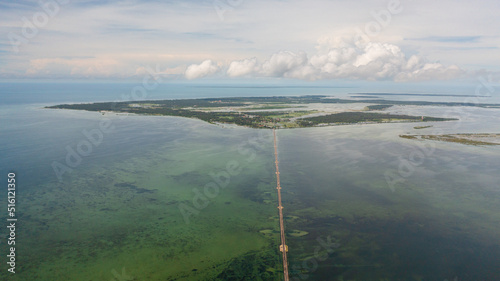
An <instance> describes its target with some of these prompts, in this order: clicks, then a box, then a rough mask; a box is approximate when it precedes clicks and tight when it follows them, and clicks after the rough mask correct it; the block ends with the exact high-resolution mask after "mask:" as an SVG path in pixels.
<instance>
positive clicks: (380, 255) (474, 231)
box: [0, 82, 500, 281]
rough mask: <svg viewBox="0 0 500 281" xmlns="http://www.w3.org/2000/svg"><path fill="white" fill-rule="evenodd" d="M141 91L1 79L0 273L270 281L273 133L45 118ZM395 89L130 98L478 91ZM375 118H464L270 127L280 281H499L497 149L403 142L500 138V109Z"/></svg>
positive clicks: (185, 91) (305, 88)
mask: <svg viewBox="0 0 500 281" xmlns="http://www.w3.org/2000/svg"><path fill="white" fill-rule="evenodd" d="M140 85H141V84H140V83H111V82H95V83H81V82H65V83H62V82H58V83H55V82H51V83H49V82H46V83H41V82H32V83H17V82H12V83H6V82H4V83H0V120H1V121H0V122H1V123H0V155H1V158H0V172H1V174H0V180H1V182H3V183H4V184H3V185H4V188H3V190H4V191H2V192H0V200H1V201H2V202H3V203H2V206H3V207H2V210H4V211H2V212H0V219H1V220H2V221H3V222H4V224H5V225H8V223H7V219H8V212H7V178H8V173H9V172H13V173H15V175H16V176H15V178H16V183H17V185H16V218H17V222H16V226H17V227H16V231H15V235H16V236H15V241H16V244H15V247H16V251H15V253H16V259H15V271H16V273H15V274H12V273H10V272H8V271H7V269H8V268H10V265H8V264H7V262H8V257H6V255H7V254H9V252H10V249H9V247H10V246H8V245H7V242H8V238H9V235H11V234H10V233H9V231H8V229H7V228H6V227H2V231H0V233H1V234H2V235H1V237H3V239H2V241H0V247H1V248H0V250H1V253H2V257H3V259H4V261H3V262H2V264H3V266H2V270H1V271H0V278H1V279H2V280H244V278H247V280H281V279H282V272H280V270H281V269H282V267H281V266H282V265H281V258H280V253H279V250H278V248H279V247H278V245H279V226H278V221H277V209H276V206H275V205H276V189H275V174H274V166H273V165H274V158H273V157H274V156H273V147H272V139H271V132H270V131H268V130H257V129H250V128H241V127H232V126H230V127H222V126H216V125H211V124H208V123H205V122H202V121H200V120H194V119H186V118H178V117H161V116H136V115H116V114H106V115H102V114H100V113H98V112H84V111H72V110H53V109H45V108H44V106H47V105H55V104H61V103H81V102H96V101H123V100H126V99H127V98H128V99H130V98H131V93H132V90H133V89H134V87H137V86H140ZM405 87H407V86H401V89H392V90H391V89H389V88H390V87H389V86H387V85H382V86H380V87H379V88H370V87H369V86H366V85H364V86H363V85H362V86H357V85H356V84H353V83H344V84H340V85H339V86H336V85H326V84H324V85H323V84H320V85H319V86H311V85H309V84H300V85H295V84H294V85H287V84H286V83H283V84H263V85H262V86H255V85H251V84H249V85H239V84H238V85H235V84H214V83H212V84H187V83H177V84H176V83H172V84H165V85H163V84H162V85H160V86H159V87H158V88H156V89H154V90H151V91H146V94H145V95H144V96H143V98H144V99H178V98H203V97H232V96H278V95H279V96H281V95H331V96H335V97H341V98H349V97H350V96H352V95H362V94H360V93H367V92H370V93H388V92H389V90H391V91H392V92H391V93H401V92H411V93H426V94H436V93H438V94H445V95H450V94H458V95H469V96H473V95H475V92H474V89H475V85H471V86H470V87H468V88H460V89H448V88H445V87H436V88H433V87H423V86H420V88H418V87H417V86H415V88H405ZM380 97H382V98H385V99H389V100H428V101H450V102H451V101H453V102H463V101H471V100H473V99H475V98H474V97H460V96H459V97H455V96H454V97H451V96H443V95H435V96H383V95H380ZM476 100H478V101H479V102H484V103H500V98H498V97H497V96H495V95H493V97H489V98H486V97H482V98H479V99H476ZM388 111H389V112H393V113H408V114H411V113H416V112H424V113H425V114H427V115H431V116H436V117H441V116H442V117H458V118H459V119H460V121H452V122H442V123H433V124H432V125H433V127H432V128H427V129H422V130H417V131H415V129H414V128H413V127H414V126H415V124H411V123H399V124H371V125H352V126H334V127H322V128H305V129H294V130H279V131H278V147H279V155H280V172H281V180H282V186H283V190H282V192H283V205H284V206H285V208H284V213H285V216H286V217H285V226H286V230H287V238H288V243H287V244H288V246H289V261H290V269H291V280H439V281H444V280H500V269H499V268H498V264H500V239H499V236H498V233H500V215H499V214H500V187H499V184H498V182H500V176H499V175H498V167H500V157H499V156H500V148H499V147H497V146H467V145H463V144H454V143H444V142H419V141H415V140H408V139H403V138H400V137H399V135H401V134H416V133H419V134H431V133H433V132H436V131H439V132H442V133H499V132H498V124H499V121H500V109H492V108H491V109H488V108H466V107H459V108H443V107H436V106H426V107H423V108H417V107H413V106H396V107H394V108H391V109H389V110H388ZM5 253H6V254H5ZM7 278H8V279H7Z"/></svg>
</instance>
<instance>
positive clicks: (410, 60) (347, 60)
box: [186, 40, 466, 82]
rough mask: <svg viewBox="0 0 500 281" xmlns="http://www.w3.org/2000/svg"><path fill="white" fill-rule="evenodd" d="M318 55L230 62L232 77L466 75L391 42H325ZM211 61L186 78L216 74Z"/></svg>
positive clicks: (418, 77) (194, 68) (194, 67)
mask: <svg viewBox="0 0 500 281" xmlns="http://www.w3.org/2000/svg"><path fill="white" fill-rule="evenodd" d="M317 50H318V51H317V52H316V53H315V54H313V55H312V56H308V55H307V54H306V53H305V52H291V51H280V52H277V53H274V54H272V55H271V56H270V57H269V58H268V59H267V60H265V61H263V62H261V63H259V61H258V59H257V58H255V57H254V58H246V59H243V60H236V61H232V62H230V63H229V65H228V67H227V70H226V72H225V73H226V75H227V76H229V77H282V78H294V79H302V80H321V79H359V80H371V81H375V80H393V81H398V82H405V81H423V80H448V79H455V78H459V77H462V76H464V75H465V74H466V72H465V71H464V70H462V69H460V68H459V67H458V66H456V65H449V66H446V65H443V64H441V63H437V62H427V61H426V60H425V59H424V58H422V57H419V56H417V55H412V56H410V57H407V56H406V55H405V54H404V53H403V51H402V50H401V48H400V47H398V46H396V45H393V44H389V43H378V42H354V41H351V42H349V41H347V42H346V41H344V40H330V41H323V42H321V43H320V44H319V45H318V46H317ZM218 70H219V68H218V67H217V65H216V64H215V63H214V62H212V61H211V60H207V61H204V62H203V63H201V64H200V65H191V66H190V67H188V69H187V70H186V78H188V79H195V78H200V77H205V76H208V75H210V74H213V73H215V72H217V71H218Z"/></svg>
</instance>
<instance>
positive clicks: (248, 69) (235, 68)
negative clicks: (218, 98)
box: [226, 58, 259, 77]
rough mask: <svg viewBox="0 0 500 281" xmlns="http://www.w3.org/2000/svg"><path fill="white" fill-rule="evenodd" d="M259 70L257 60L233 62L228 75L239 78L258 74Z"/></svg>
mask: <svg viewBox="0 0 500 281" xmlns="http://www.w3.org/2000/svg"><path fill="white" fill-rule="evenodd" d="M258 69H259V66H258V63H257V58H251V59H244V60H239V61H233V62H231V63H230V64H229V68H228V69H227V72H226V73H227V75H229V76H230V77H237V76H245V75H248V74H252V73H254V72H257V71H258Z"/></svg>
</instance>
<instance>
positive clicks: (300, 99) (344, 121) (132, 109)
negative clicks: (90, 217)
mask: <svg viewBox="0 0 500 281" xmlns="http://www.w3.org/2000/svg"><path fill="white" fill-rule="evenodd" d="M395 105H403V106H404V105H413V106H429V105H431V106H475V107H497V106H500V105H498V104H474V103H457V102H450V103H446V102H429V101H391V100H384V99H377V100H374V99H366V100H365V99H361V100H360V99H340V98H333V97H330V96H321V95H309V96H275V97H232V98H201V99H174V100H144V101H120V102H97V103H83V104H60V105H54V106H47V107H46V108H51V109H73V110H87V111H97V112H100V113H101V114H106V113H119V114H121V113H129V114H145V115H163V116H179V117H187V118H196V119H200V120H203V121H206V122H209V123H212V124H234V125H239V126H245V127H251V128H301V127H316V126H333V125H349V124H359V123H362V124H371V123H388V122H437V121H451V120H457V119H452V118H440V117H431V116H410V115H398V114H391V113H388V112H384V111H385V110H386V109H388V108H391V107H392V106H395Z"/></svg>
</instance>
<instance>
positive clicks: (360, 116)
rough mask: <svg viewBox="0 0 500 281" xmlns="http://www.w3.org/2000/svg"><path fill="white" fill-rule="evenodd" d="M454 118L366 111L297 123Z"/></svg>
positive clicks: (310, 124)
mask: <svg viewBox="0 0 500 281" xmlns="http://www.w3.org/2000/svg"><path fill="white" fill-rule="evenodd" d="M449 120H455V119H447V118H435V117H423V118H422V117H419V116H409V115H392V114H383V113H366V112H341V113H336V114H330V115H324V116H316V117H309V118H303V119H300V120H299V121H298V123H299V124H300V125H301V126H303V127H311V126H315V125H319V124H334V123H335V124H352V123H373V122H376V123H383V122H394V121H410V122H418V121H423V122H427V121H449Z"/></svg>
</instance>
